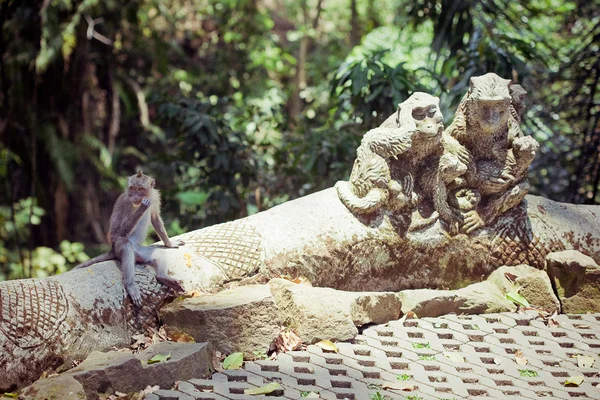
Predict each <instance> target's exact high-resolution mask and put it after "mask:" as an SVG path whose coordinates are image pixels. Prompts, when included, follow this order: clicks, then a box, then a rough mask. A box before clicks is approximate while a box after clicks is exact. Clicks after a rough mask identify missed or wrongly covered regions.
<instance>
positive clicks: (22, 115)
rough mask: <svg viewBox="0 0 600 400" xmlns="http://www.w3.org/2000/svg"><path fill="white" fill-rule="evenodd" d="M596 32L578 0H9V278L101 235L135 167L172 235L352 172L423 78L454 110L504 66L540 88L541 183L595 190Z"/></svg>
mask: <svg viewBox="0 0 600 400" xmlns="http://www.w3.org/2000/svg"><path fill="white" fill-rule="evenodd" d="M599 38H600V10H599V9H598V7H597V6H596V5H595V4H594V3H593V2H585V1H583V0H569V1H558V0H526V1H522V2H514V1H509V0H483V1H480V2H472V1H467V0H458V1H448V0H416V1H406V0H384V1H381V2H375V1H374V0H363V1H353V2H350V3H349V2H347V1H342V0H329V1H328V2H327V3H324V2H322V1H321V0H303V1H300V2H294V1H291V0H277V1H276V2H261V1H254V0H242V1H236V2H234V1H216V0H191V1H181V0H167V1H156V0H133V1H128V2H124V3H123V2H118V1H115V0H108V1H98V0H75V1H74V0H56V1H52V2H43V3H40V2H34V1H31V0H23V1H2V2H0V179H1V180H2V183H3V184H4V187H3V189H4V190H3V191H1V192H0V218H2V220H1V221H0V224H1V226H0V229H1V233H2V238H1V239H2V241H1V242H0V243H1V244H0V259H1V260H2V261H4V263H3V264H2V265H3V268H2V272H1V274H2V276H1V277H0V278H3V279H7V278H17V277H30V276H44V274H52V273H57V272H60V271H64V270H65V269H66V268H68V267H69V266H70V265H74V264H76V263H77V262H79V261H80V260H82V259H83V258H85V257H86V256H85V254H84V251H83V249H82V248H81V245H79V244H78V243H79V242H83V243H85V245H86V249H87V252H90V253H93V252H95V250H94V248H96V250H100V248H101V249H102V250H104V249H105V248H106V243H105V237H106V231H107V229H108V218H109V216H110V211H111V206H112V204H113V203H114V201H115V199H116V198H117V196H118V195H119V193H120V191H121V190H122V188H123V185H124V183H125V177H127V176H128V175H131V174H132V173H133V172H134V171H135V170H136V169H137V168H139V167H144V171H145V172H147V173H148V174H150V175H152V176H154V177H155V178H156V179H157V185H158V188H159V189H160V190H161V192H162V193H163V217H164V219H165V221H166V222H167V227H168V229H169V233H170V234H178V233H182V232H185V231H188V230H191V229H197V228H201V227H204V226H207V225H211V224H214V223H218V222H223V221H227V220H231V219H235V218H239V217H243V216H246V215H248V214H252V213H255V212H258V211H260V210H264V209H266V208H269V207H273V206H274V205H277V204H279V203H281V202H284V201H287V200H289V199H293V198H296V197H298V196H303V195H306V194H308V193H311V192H314V191H316V190H320V189H324V188H327V187H330V186H332V185H333V184H334V183H335V182H336V181H337V180H339V179H345V178H347V177H348V175H349V173H350V170H351V167H352V161H353V159H354V157H355V152H356V148H357V146H358V144H359V143H360V139H361V137H362V135H363V134H364V133H365V132H366V131H367V130H369V129H372V128H373V127H375V126H376V125H377V124H378V123H379V122H381V121H382V120H383V119H384V118H385V117H387V116H388V115H389V114H390V113H392V112H394V110H395V109H396V107H397V105H398V103H399V102H401V101H403V100H404V99H406V98H407V97H408V96H409V95H410V94H411V93H412V92H414V91H426V92H430V93H432V94H434V95H438V96H440V99H441V109H442V112H443V114H444V116H445V118H446V123H449V122H450V121H451V119H452V116H453V114H454V111H455V109H456V106H457V104H458V102H459V101H460V98H461V97H462V95H463V94H464V92H465V91H466V88H467V86H468V80H469V78H470V77H472V76H474V75H479V74H483V73H486V72H490V71H494V72H496V73H498V74H499V75H501V76H503V77H512V78H514V79H515V80H518V81H519V82H520V83H522V84H523V86H524V87H525V88H526V89H527V90H528V91H529V104H528V105H529V107H528V111H527V113H526V115H525V116H524V123H523V125H524V130H525V131H526V133H528V134H531V135H533V136H534V137H535V138H536V139H538V140H539V141H540V142H541V143H542V148H541V150H540V155H539V156H538V157H537V158H536V160H535V161H534V164H533V169H532V172H531V174H530V176H531V178H530V180H531V183H532V192H534V193H539V194H543V195H545V196H548V197H550V198H553V199H555V200H560V201H572V202H577V203H582V202H586V203H598V202H600V193H599V189H600V159H598V156H597V154H598V148H599V146H600V135H599V134H598V132H600V120H599V118H600V117H599V115H600V112H599V107H600V90H598V89H599V86H600V85H599V80H600V64H599V63H598V57H597V54H598V50H599V44H598V43H600V40H599ZM42 210H44V211H42ZM90 249H91V250H90ZM60 257H63V258H64V262H63V258H60ZM42 259H43V261H42Z"/></svg>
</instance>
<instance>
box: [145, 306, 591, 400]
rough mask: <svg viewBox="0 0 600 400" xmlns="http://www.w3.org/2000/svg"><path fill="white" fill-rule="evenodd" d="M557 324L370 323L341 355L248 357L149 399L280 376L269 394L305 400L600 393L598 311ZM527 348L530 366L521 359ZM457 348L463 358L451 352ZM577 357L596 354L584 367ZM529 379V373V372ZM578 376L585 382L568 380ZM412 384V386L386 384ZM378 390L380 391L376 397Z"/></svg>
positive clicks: (239, 393)
mask: <svg viewBox="0 0 600 400" xmlns="http://www.w3.org/2000/svg"><path fill="white" fill-rule="evenodd" d="M556 320H558V322H559V326H557V327H550V326H547V325H546V324H545V323H544V321H543V320H541V319H539V318H535V317H534V316H532V315H527V314H487V315H482V316H455V315H449V316H445V317H439V318H423V319H416V320H406V321H404V320H400V321H393V322H390V323H388V324H385V325H377V326H372V327H370V328H368V329H366V330H364V332H363V333H362V335H359V336H358V337H357V338H356V340H355V342H354V343H338V347H339V350H340V351H339V353H338V354H336V353H328V352H324V351H323V350H321V348H319V347H317V346H308V348H307V350H306V351H297V352H292V353H287V354H281V355H279V357H278V359H277V360H276V361H271V360H264V361H256V362H248V363H245V364H244V370H238V371H226V372H224V373H216V374H214V375H213V376H212V378H211V379H193V380H190V381H188V382H183V383H180V384H179V386H178V391H170V390H169V391H167V390H161V391H158V392H155V393H154V394H152V395H149V396H147V399H148V400H158V399H164V400H167V399H168V400H170V399H186V400H193V399H256V398H264V397H265V396H247V395H244V389H246V388H251V387H259V386H263V385H265V384H267V383H269V382H273V381H276V382H279V383H280V384H281V387H282V389H281V390H278V391H276V392H274V393H271V394H270V395H269V396H267V397H268V398H277V399H300V398H302V395H303V392H310V391H314V392H317V393H319V395H320V398H321V399H356V400H370V399H376V400H381V399H463V398H490V399H540V398H550V399H571V398H591V399H600V314H594V315H589V314H588V315H569V316H567V315H560V316H558V317H557V318H556ZM517 350H521V351H522V352H523V354H524V356H525V357H526V358H527V360H528V364H527V365H526V366H521V365H518V364H517V363H516V362H515V352H516V351H517ZM448 352H456V353H458V354H460V355H461V356H463V357H464V362H457V361H452V360H451V359H450V358H448V357H447V356H446V354H448ZM576 355H586V356H593V357H594V359H595V362H594V365H593V366H592V368H587V369H585V368H579V367H578V366H577V358H576V357H575V356H576ZM524 374H525V375H530V376H523V375H524ZM575 375H581V376H583V377H584V381H583V383H582V384H581V385H580V386H579V387H565V386H564V382H565V380H566V379H567V378H568V377H569V376H575ZM401 378H404V379H407V378H409V380H407V381H406V382H408V383H410V384H413V385H414V386H415V390H413V391H411V392H401V391H398V390H390V389H387V390H386V389H382V386H383V385H385V384H386V382H400V379H401ZM377 393H379V395H380V397H377Z"/></svg>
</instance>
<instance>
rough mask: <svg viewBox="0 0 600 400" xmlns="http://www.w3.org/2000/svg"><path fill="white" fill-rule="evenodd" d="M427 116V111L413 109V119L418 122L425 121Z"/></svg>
mask: <svg viewBox="0 0 600 400" xmlns="http://www.w3.org/2000/svg"><path fill="white" fill-rule="evenodd" d="M425 116H426V112H425V110H423V109H422V108H420V107H418V108H415V109H413V111H412V117H413V119H416V120H417V121H420V120H422V119H425Z"/></svg>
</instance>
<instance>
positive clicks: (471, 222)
mask: <svg viewBox="0 0 600 400" xmlns="http://www.w3.org/2000/svg"><path fill="white" fill-rule="evenodd" d="M464 218H465V219H464V224H463V226H462V230H463V231H464V232H465V233H466V234H469V233H471V232H473V231H476V230H477V229H480V228H483V227H484V226H485V223H484V222H483V219H482V218H481V217H480V216H479V213H478V212H477V211H475V210H471V211H469V212H467V213H465V214H464Z"/></svg>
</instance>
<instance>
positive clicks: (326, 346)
mask: <svg viewBox="0 0 600 400" xmlns="http://www.w3.org/2000/svg"><path fill="white" fill-rule="evenodd" d="M315 345H316V346H317V347H320V348H322V349H323V350H325V351H333V352H335V353H337V352H338V351H339V349H338V348H337V346H336V345H335V344H334V343H333V342H331V341H329V340H321V341H320V342H318V343H315Z"/></svg>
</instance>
